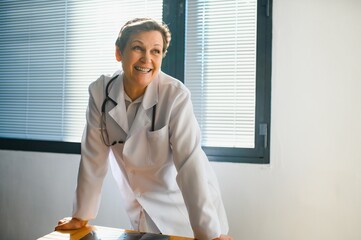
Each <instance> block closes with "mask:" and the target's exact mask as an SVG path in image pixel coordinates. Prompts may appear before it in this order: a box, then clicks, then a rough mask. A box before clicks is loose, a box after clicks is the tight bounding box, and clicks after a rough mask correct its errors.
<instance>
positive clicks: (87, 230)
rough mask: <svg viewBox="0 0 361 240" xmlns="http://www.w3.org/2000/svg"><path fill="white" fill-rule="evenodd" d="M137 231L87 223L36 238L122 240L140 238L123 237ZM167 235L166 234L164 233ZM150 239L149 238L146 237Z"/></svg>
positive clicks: (172, 239) (172, 238)
mask: <svg viewBox="0 0 361 240" xmlns="http://www.w3.org/2000/svg"><path fill="white" fill-rule="evenodd" d="M136 233H138V232H136V231H132V230H124V229H119V228H110V227H102V226H90V225H87V226H85V227H83V228H80V229H78V230H67V231H54V232H52V233H49V234H47V235H45V236H44V237H41V238H38V240H80V239H82V240H122V239H140V238H125V236H126V235H127V234H136ZM159 236H163V235H159ZM164 236H168V235H164ZM146 239H151V238H146ZM191 239H193V238H186V237H178V236H169V240H191Z"/></svg>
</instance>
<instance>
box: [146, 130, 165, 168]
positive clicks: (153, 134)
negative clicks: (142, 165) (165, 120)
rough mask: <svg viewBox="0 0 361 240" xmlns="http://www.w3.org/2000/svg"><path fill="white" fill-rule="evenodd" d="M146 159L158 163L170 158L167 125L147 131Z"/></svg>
mask: <svg viewBox="0 0 361 240" xmlns="http://www.w3.org/2000/svg"><path fill="white" fill-rule="evenodd" d="M147 138H148V153H149V155H148V161H149V162H150V163H151V164H154V165H158V164H163V163H165V162H166V161H167V160H168V159H170V154H171V149H170V144H169V130H168V125H166V126H164V127H163V128H161V129H159V130H157V131H148V132H147Z"/></svg>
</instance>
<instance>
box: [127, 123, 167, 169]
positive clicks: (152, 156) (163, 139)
mask: <svg viewBox="0 0 361 240" xmlns="http://www.w3.org/2000/svg"><path fill="white" fill-rule="evenodd" d="M170 156H171V148H170V145H169V131H168V126H167V125H166V126H164V127H163V128H161V129H159V130H156V131H148V130H147V129H144V130H141V131H139V132H138V133H137V134H136V135H134V136H132V137H130V138H128V140H127V141H126V142H125V144H124V150H123V160H124V163H125V164H126V165H127V166H128V167H133V168H149V167H156V166H159V165H162V164H164V163H165V162H167V161H168V160H170Z"/></svg>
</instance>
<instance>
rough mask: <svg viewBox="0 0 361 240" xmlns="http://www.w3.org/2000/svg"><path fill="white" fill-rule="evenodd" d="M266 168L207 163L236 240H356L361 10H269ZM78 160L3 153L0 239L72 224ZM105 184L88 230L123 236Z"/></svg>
mask: <svg viewBox="0 0 361 240" xmlns="http://www.w3.org/2000/svg"><path fill="white" fill-rule="evenodd" d="M273 7H274V11H273V16H274V18H273V21H274V23H273V67H272V123H271V164H270V165H250V164H232V163H212V164H213V166H214V168H215V170H216V173H217V175H218V177H219V181H220V185H221V189H222V192H223V194H224V202H225V205H226V208H227V211H228V214H229V220H230V227H231V232H230V233H231V234H232V235H233V236H234V238H235V240H241V239H249V240H265V239H267V240H290V239H292V240H304V239H307V240H320V239H325V240H326V239H327V240H340V239H342V240H360V239H361V228H360V224H361V151H360V146H361V124H360V123H361V61H360V57H361V47H360V43H361V1H359V0H327V1H326V0H303V1H298V0H274V6H273ZM78 162H79V156H77V155H65V154H49V153H28V152H15V151H0V186H1V192H0V193H1V195H0V213H1V215H0V216H1V218H0V238H1V239H34V238H36V237H39V236H41V235H44V234H46V233H47V232H49V231H51V230H52V228H53V226H54V225H55V224H56V221H57V220H58V219H59V218H60V217H63V216H67V215H69V214H70V209H71V201H72V193H73V190H74V186H75V180H76V173H77V166H78ZM118 196H119V195H118V193H117V190H116V187H115V185H114V182H113V181H112V179H111V178H107V180H106V185H105V190H104V197H103V203H102V204H103V205H102V208H101V210H100V213H99V217H98V219H97V222H95V224H102V225H106V226H116V227H127V226H129V223H128V220H127V219H126V215H125V213H124V211H123V210H122V208H121V206H120V205H121V203H119V202H117V199H118Z"/></svg>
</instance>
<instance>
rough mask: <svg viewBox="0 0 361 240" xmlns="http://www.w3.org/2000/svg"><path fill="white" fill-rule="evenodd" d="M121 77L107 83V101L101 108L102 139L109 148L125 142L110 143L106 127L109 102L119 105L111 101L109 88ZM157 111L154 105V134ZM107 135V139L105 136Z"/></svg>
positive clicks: (105, 100) (113, 78)
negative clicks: (106, 108) (106, 111)
mask: <svg viewBox="0 0 361 240" xmlns="http://www.w3.org/2000/svg"><path fill="white" fill-rule="evenodd" d="M118 76H119V75H116V76H114V77H112V78H111V79H110V80H109V82H108V83H107V85H106V87H105V99H104V101H103V103H102V107H101V111H102V116H101V135H102V139H103V142H104V144H105V145H107V146H108V147H110V146H113V145H115V144H117V143H124V141H114V142H112V143H110V142H109V135H108V131H107V127H106V113H105V106H106V104H107V102H108V101H110V102H112V103H113V104H114V105H117V102H115V101H114V100H113V99H111V98H110V97H109V86H110V85H111V83H112V82H114V80H115V79H117V78H118ZM156 111H157V104H154V106H153V115H152V132H153V131H154V123H155V114H156ZM104 135H106V137H105V136H104Z"/></svg>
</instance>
